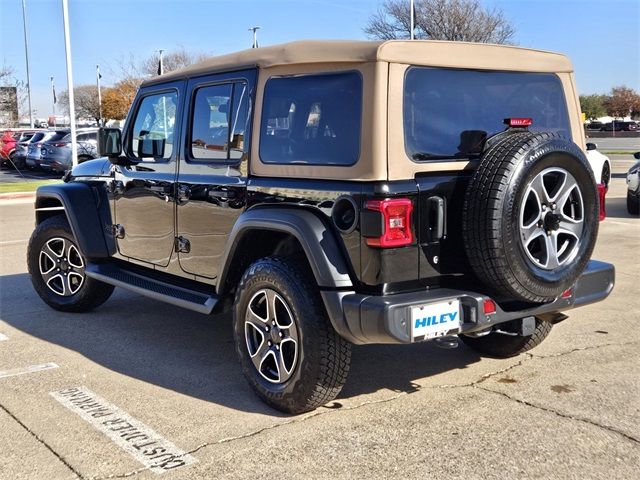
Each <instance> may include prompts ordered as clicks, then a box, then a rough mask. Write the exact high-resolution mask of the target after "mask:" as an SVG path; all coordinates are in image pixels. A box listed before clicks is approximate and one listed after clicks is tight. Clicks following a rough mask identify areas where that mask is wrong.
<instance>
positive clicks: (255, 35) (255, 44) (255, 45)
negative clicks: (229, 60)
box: [249, 27, 260, 48]
mask: <svg viewBox="0 0 640 480" xmlns="http://www.w3.org/2000/svg"><path fill="white" fill-rule="evenodd" d="M258 30H260V27H251V28H250V29H249V31H250V32H253V47H251V48H258Z"/></svg>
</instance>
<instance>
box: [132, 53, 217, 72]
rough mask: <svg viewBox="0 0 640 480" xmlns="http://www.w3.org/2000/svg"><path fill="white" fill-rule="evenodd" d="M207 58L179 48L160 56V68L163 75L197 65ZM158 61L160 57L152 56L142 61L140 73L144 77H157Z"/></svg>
mask: <svg viewBox="0 0 640 480" xmlns="http://www.w3.org/2000/svg"><path fill="white" fill-rule="evenodd" d="M205 58H207V56H206V55H204V54H202V53H195V54H194V53H191V52H188V51H187V50H186V49H185V48H184V47H179V48H178V49H177V50H174V51H171V52H165V53H164V55H163V56H162V67H163V71H164V73H168V72H173V71H174V70H178V69H180V68H184V67H188V66H189V65H192V64H194V63H198V62H200V61H202V60H204V59H205ZM159 60H160V56H159V54H158V55H152V56H150V57H149V58H147V59H145V60H143V62H142V63H141V68H140V71H141V73H143V74H146V75H157V73H158V62H159Z"/></svg>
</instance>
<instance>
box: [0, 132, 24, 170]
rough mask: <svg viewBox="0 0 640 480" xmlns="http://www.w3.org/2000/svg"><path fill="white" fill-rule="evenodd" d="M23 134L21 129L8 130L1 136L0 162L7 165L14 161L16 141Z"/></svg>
mask: <svg viewBox="0 0 640 480" xmlns="http://www.w3.org/2000/svg"><path fill="white" fill-rule="evenodd" d="M21 135H22V131H21V130H6V131H5V132H4V133H3V134H2V137H1V138H0V164H1V165H2V166H7V165H10V164H11V161H13V156H14V155H15V150H16V143H17V142H18V139H19V138H20V136H21Z"/></svg>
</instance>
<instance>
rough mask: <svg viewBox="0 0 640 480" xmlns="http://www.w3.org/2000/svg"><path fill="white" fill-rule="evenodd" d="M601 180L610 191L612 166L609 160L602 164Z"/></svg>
mask: <svg viewBox="0 0 640 480" xmlns="http://www.w3.org/2000/svg"><path fill="white" fill-rule="evenodd" d="M600 181H601V182H602V183H604V186H605V189H606V190H607V191H609V182H611V166H610V165H609V162H604V165H603V166H602V176H601V177H600Z"/></svg>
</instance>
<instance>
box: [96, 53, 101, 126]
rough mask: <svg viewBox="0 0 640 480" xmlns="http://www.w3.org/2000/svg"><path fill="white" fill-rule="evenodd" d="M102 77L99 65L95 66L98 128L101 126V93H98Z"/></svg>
mask: <svg viewBox="0 0 640 480" xmlns="http://www.w3.org/2000/svg"><path fill="white" fill-rule="evenodd" d="M101 78H102V75H100V65H96V82H97V84H98V116H99V117H100V118H99V120H98V127H101V126H102V93H101V92H100V79H101Z"/></svg>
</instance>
